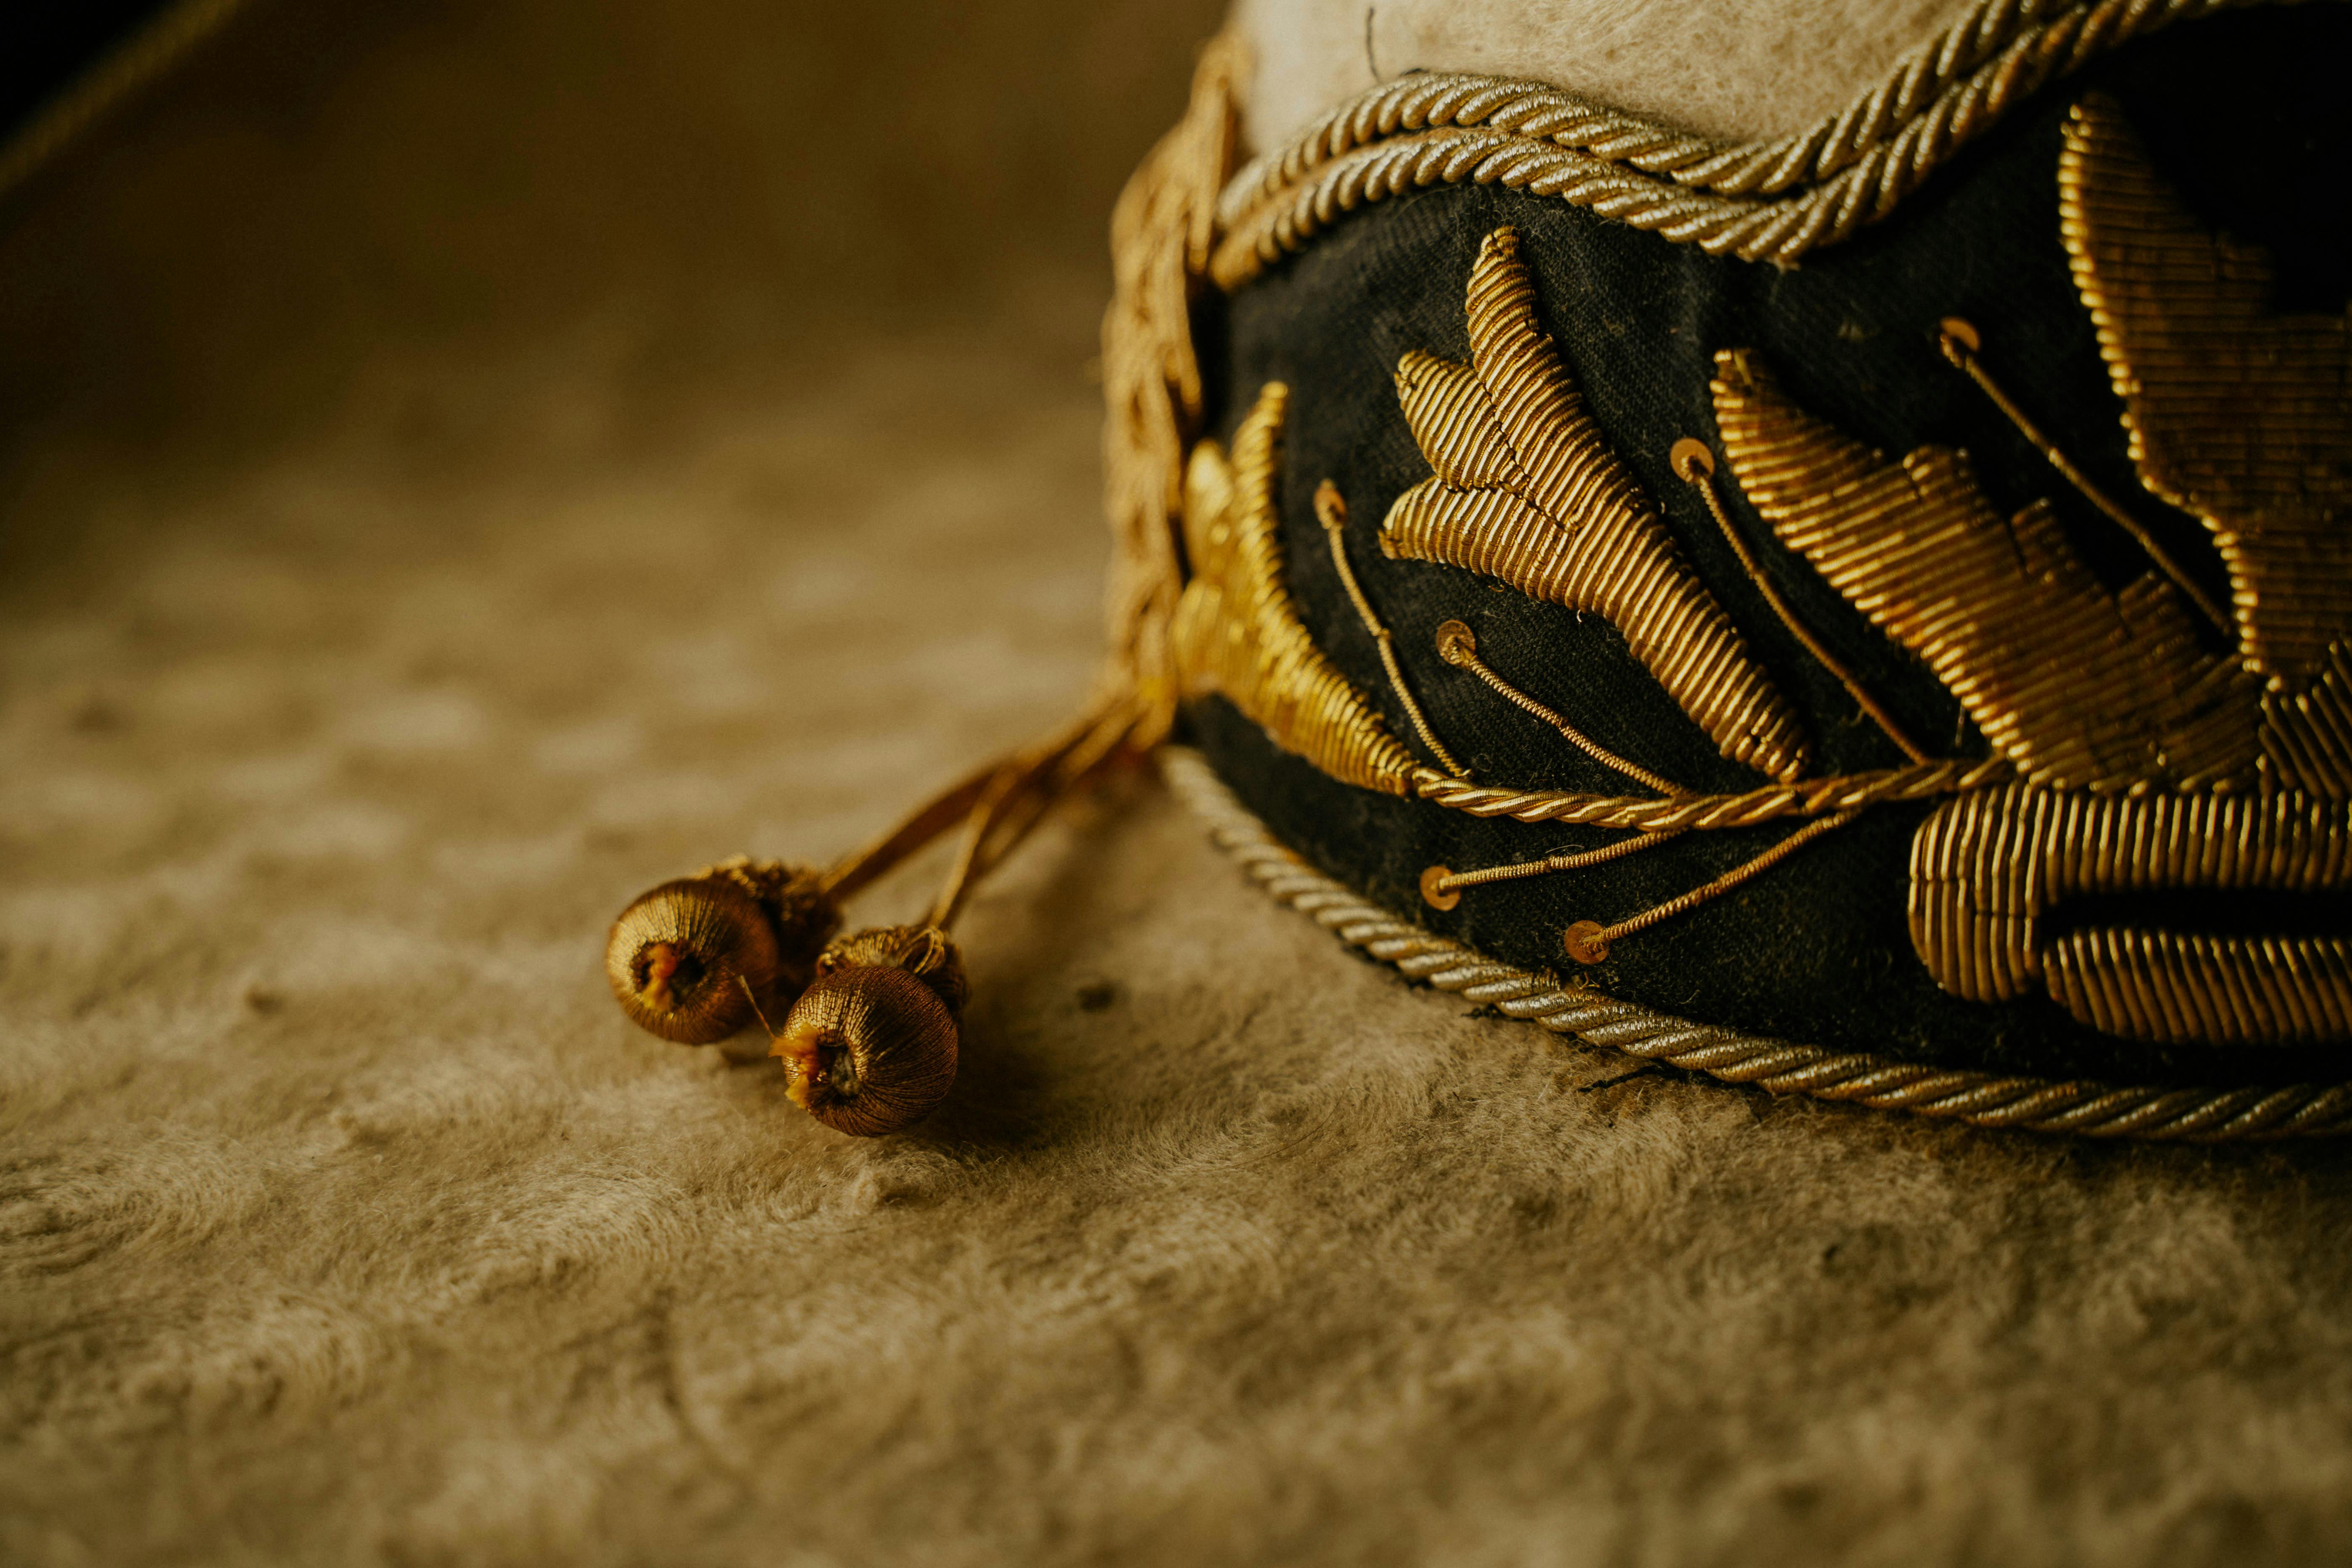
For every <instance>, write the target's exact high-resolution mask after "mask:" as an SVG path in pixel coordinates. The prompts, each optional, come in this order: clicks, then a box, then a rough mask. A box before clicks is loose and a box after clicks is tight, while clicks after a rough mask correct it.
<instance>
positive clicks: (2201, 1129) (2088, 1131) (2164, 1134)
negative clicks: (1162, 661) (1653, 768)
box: [1160, 747, 2352, 1142]
mask: <svg viewBox="0 0 2352 1568" xmlns="http://www.w3.org/2000/svg"><path fill="white" fill-rule="evenodd" d="M1160 773H1161V775H1162V776H1163V777H1164V778H1166V779H1167V781H1168V783H1169V785H1170V787H1171V788H1172V789H1173V790H1174V791H1175V793H1176V794H1177V795H1178V796H1179V797H1180V798H1181V799H1182V800H1183V801H1184V802H1185V804H1186V805H1189V806H1191V807H1192V810H1193V811H1194V812H1196V813H1198V814H1199V815H1200V816H1201V817H1202V819H1203V820H1204V821H1206V823H1207V824H1208V826H1209V831H1210V837H1212V838H1213V840H1214V841H1215V842H1216V844H1217V846H1218V847H1220V848H1222V849H1223V850H1225V851H1226V852H1227V853H1228V854H1230V855H1232V856H1233V857H1234V859H1235V860H1237V861H1239V862H1240V863H1241V867H1242V869H1243V870H1244V872H1246V873H1247V874H1248V876H1249V877H1250V879H1252V880H1253V881H1255V882H1256V883H1257V884H1258V886H1259V887H1261V888H1262V889H1265V891H1266V892H1267V893H1269V894H1271V895H1273V897H1274V898H1275V899H1276V900H1278V901H1280V902H1282V903H1284V904H1286V905H1288V906H1289V907H1290V908H1292V909H1295V910H1298V911H1299V912H1301V913H1302V914H1306V915H1307V916H1310V917H1311V918H1312V919H1313V920H1314V921H1315V922H1316V923H1317V924H1318V925H1320V926H1322V927H1323V928H1324V929H1325V930H1327V931H1330V932H1331V933H1332V934H1334V935H1335V936H1337V937H1339V940H1340V941H1342V942H1346V943H1348V945H1349V946H1350V947H1353V948H1356V949H1357V950H1359V951H1360V952H1364V953H1366V954H1368V955H1369V956H1370V957H1372V958H1376V959H1379V960H1380V961H1381V962H1382V963H1390V964H1393V965H1394V966H1395V967H1396V969H1397V970H1398V972H1399V973H1402V974H1403V975H1404V976H1405V977H1406V978H1407V979H1410V980H1417V981H1420V982H1422V983H1423V984H1427V985H1430V986H1432V987H1433V988H1434V989H1436V990H1439V991H1444V992H1447V993H1449V994H1454V995H1458V996H1461V997H1463V998H1464V999H1465V1000H1467V1001H1470V1002H1474V1003H1477V1004H1479V1005H1485V1006H1490V1007H1493V1008H1494V1009H1495V1010H1496V1012H1498V1013H1501V1014H1502V1015H1504V1016H1506V1017H1510V1018H1517V1019H1519V1020H1521V1021H1523V1022H1526V1023H1531V1024H1536V1025H1538V1026H1541V1027H1543V1028H1546V1029H1549V1030H1550V1031H1551V1032H1552V1033H1554V1034H1560V1035H1572V1036H1574V1037H1577V1038H1578V1039H1580V1040H1582V1041H1583V1042H1584V1043H1586V1044H1587V1045H1593V1046H1605V1047H1612V1048H1613V1049H1616V1050H1621V1051H1623V1052H1625V1053H1627V1054H1628V1055H1631V1056H1635V1057H1639V1058H1642V1059H1643V1060H1645V1061H1655V1062H1663V1063H1664V1064H1665V1065H1666V1066H1669V1067H1675V1068H1684V1069H1685V1070H1687V1071H1692V1072H1701V1073H1705V1074H1706V1075H1707V1076H1709V1077H1710V1078H1717V1079H1723V1080H1724V1081H1726V1082H1728V1083H1743V1084H1753V1085H1755V1086H1756V1087H1758V1088H1759V1089H1764V1090H1766V1091H1767V1092H1768V1093H1771V1094H1792V1093H1795V1094H1809V1095H1811V1096H1813V1097H1815V1098H1816V1099H1821V1100H1850V1101H1853V1103H1855V1104H1860V1105H1867V1106H1873V1107H1876V1108H1879V1109H1884V1110H1908V1111H1911V1112H1913V1113H1914V1114H1916V1115H1920V1116H1933V1117H1941V1118H1948V1119H1950V1120H1953V1121H1965V1122H1969V1123H1970V1124H1971V1125H1974V1126H1979V1127H2010V1128H2017V1129H2021V1130H2024V1131H2036V1132H2073V1133H2078V1134H2080V1135H2082V1136H2084V1137H2089V1138H2137V1139H2150V1140H2158V1139H2161V1140H2174V1141H2182V1142H2234V1141H2239V1140H2244V1139H2254V1138H2263V1139H2275V1138H2297V1137H2303V1138H2308V1137H2319V1136H2325V1135H2328V1134H2334V1133H2340V1132H2343V1131H2347V1130H2352V1086H2347V1085H2344V1084H2288V1085H2284V1086H2280V1087H2275V1088H2273V1087H2253V1088H2246V1089H2211V1088H2191V1089H2163V1088H2158V1087H2156V1086H2154V1085H2141V1086H2136V1087H2119V1086H2116V1085H2110V1084H2104V1083H2095V1082H2085V1081H2082V1080H2079V1079H2042V1078H2018V1077H2003V1076H1998V1075H1995V1074H1991V1073H1982V1072H1970V1071H1966V1070H1961V1069H1955V1068H1934V1067H1926V1066H1921V1065H1917V1064H1914V1063H1906V1062H1896V1061H1891V1060H1889V1059H1887V1058H1885V1057H1881V1056H1876V1055H1874V1054H1871V1053H1867V1052H1858V1051H1832V1050H1827V1049H1824V1048H1823V1047H1819V1046H1799V1045H1790V1044H1789V1043H1788V1042H1786V1041H1784V1040H1775V1039H1770V1038H1768V1037H1761V1036H1756V1035H1748V1034H1743V1033H1741V1032H1739V1031H1738V1030H1736V1029H1728V1028H1724V1027H1722V1026H1717V1025H1711V1024H1694V1023H1690V1022H1688V1021H1686V1020H1684V1019H1680V1018H1675V1017H1671V1016H1667V1015H1665V1014H1662V1013H1654V1012H1652V1011H1651V1010H1650V1009H1648V1008H1646V1007H1643V1006H1640V1005H1635V1004H1633V1003H1630V1002H1616V1001H1612V1000H1611V999H1609V998H1608V997H1605V996H1601V995H1600V994H1596V993H1594V992H1591V991H1588V990H1585V989H1583V988H1581V987H1578V986H1566V985H1562V984H1560V983H1559V980H1558V979H1557V978H1555V977H1554V976H1552V975H1549V974H1543V973H1534V972H1531V971H1528V970H1524V969H1519V968H1517V967H1515V966H1513V965H1510V964H1507V963H1496V962H1494V961H1493V960H1491V959H1488V958H1486V957H1484V956H1482V955H1481V954H1479V953H1478V952H1475V950H1473V949H1471V948H1468V947H1465V946H1464V945H1462V944H1461V943H1460V942H1452V941H1449V940H1447V939H1446V938H1444V937H1441V936H1434V935H1433V934H1431V933H1430V932H1428V931H1423V930H1422V929H1421V928H1420V927H1419V926H1416V925H1413V924H1412V923H1411V922H1410V921H1401V920H1399V919H1397V918H1396V917H1395V916H1394V915H1392V914H1391V913H1389V911H1388V910H1384V909H1381V908H1380V907H1379V906H1378V905H1376V904H1372V903H1370V902H1367V901H1366V900H1363V899H1362V898H1360V897H1359V896H1358V895H1357V894H1356V893H1354V892H1352V891H1351V890H1349V889H1347V888H1344V887H1342V886H1340V885H1339V883H1337V882H1335V881H1333V880H1331V879H1329V878H1328V877H1325V876H1323V875H1321V874H1320V873H1319V872H1317V871H1314V870H1311V869H1309V868H1307V866H1306V864H1305V863H1304V862H1302V861H1301V860H1300V859H1299V858H1298V857H1297V855H1295V854H1293V853H1292V852H1291V851H1290V850H1288V849H1286V848H1285V847H1283V846H1282V845H1280V844H1279V843H1277V842H1276V841H1275V839H1274V837H1272V836H1271V835H1270V834H1268V833H1267V832H1266V830H1265V825H1264V824H1262V823H1261V822H1259V821H1258V820H1257V818H1256V817H1255V816H1252V815H1251V814H1250V812H1249V811H1248V809H1247V808H1245V807H1244V806H1243V805H1242V804H1241V803H1240V802H1239V801H1238V800H1236V799H1234V795H1233V794H1232V792H1231V791H1229V790H1228V789H1226V788H1225V786H1224V784H1223V781H1221V780H1220V779H1218V778H1217V776H1216V774H1215V773H1214V772H1213V771H1212V770H1211V769H1210V767H1209V765H1208V764H1207V763H1205V762H1203V761H1202V758H1201V757H1200V755H1199V753H1197V752H1191V751H1186V750H1182V749H1179V748H1172V747H1171V748H1167V749H1165V750H1163V751H1162V752H1161V754H1160Z"/></svg>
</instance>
